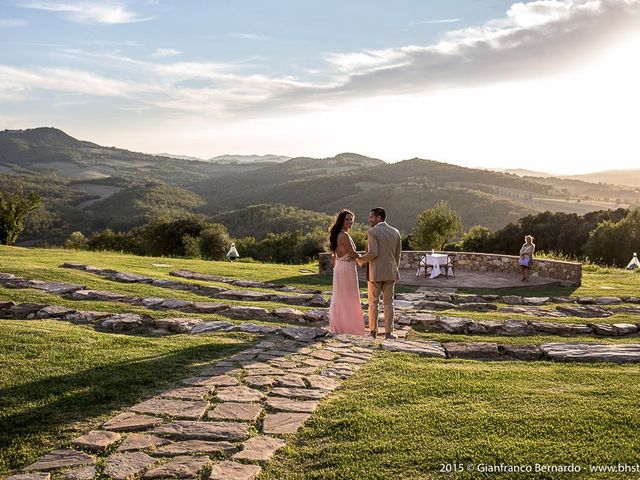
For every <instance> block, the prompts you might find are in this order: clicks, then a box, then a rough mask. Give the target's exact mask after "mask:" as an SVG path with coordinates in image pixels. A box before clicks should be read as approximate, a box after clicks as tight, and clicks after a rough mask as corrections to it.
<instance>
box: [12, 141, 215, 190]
mask: <svg viewBox="0 0 640 480" xmlns="http://www.w3.org/2000/svg"><path fill="white" fill-rule="evenodd" d="M0 167H3V168H2V172H1V173H8V174H17V175H21V174H40V175H43V174H44V175H51V174H53V175H57V176H59V177H62V178H66V179H70V180H91V179H99V178H108V177H120V178H123V179H127V180H130V181H131V182H134V183H137V182H141V181H162V182H166V183H171V184H176V185H182V184H185V183H189V182H193V181H197V180H199V179H204V178H209V177H210V176H211V175H215V174H216V173H218V172H226V171H228V170H225V168H224V167H218V166H216V165H214V164H211V163H209V162H205V161H192V160H184V159H179V158H167V157H161V156H157V155H147V154H144V153H136V152H130V151H129V150H124V149H120V148H114V147H102V146H100V145H96V144H95V143H91V142H85V141H81V140H76V139H75V138H73V137H71V136H69V135H67V134H66V133H64V132H63V131H61V130H58V129H56V128H33V129H29V130H4V131H2V132H0Z"/></svg>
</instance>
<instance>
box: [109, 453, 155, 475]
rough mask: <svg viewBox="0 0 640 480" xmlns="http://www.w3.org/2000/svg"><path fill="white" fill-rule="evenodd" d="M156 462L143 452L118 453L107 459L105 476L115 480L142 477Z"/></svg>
mask: <svg viewBox="0 0 640 480" xmlns="http://www.w3.org/2000/svg"><path fill="white" fill-rule="evenodd" d="M156 462H157V459H155V458H153V457H150V456H149V455H147V454H146V453H143V452H116V453H114V454H113V455H111V456H110V457H109V458H107V461H106V462H105V467H104V474H105V475H107V476H109V477H111V478H112V479H113V480H127V479H128V478H132V477H134V476H137V475H140V474H141V473H142V472H143V471H144V470H146V469H147V468H148V467H149V466H151V465H153V464H154V463H156Z"/></svg>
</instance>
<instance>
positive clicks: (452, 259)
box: [444, 255, 456, 278]
mask: <svg viewBox="0 0 640 480" xmlns="http://www.w3.org/2000/svg"><path fill="white" fill-rule="evenodd" d="M444 267H445V269H444V274H445V275H446V276H447V278H449V271H451V276H452V277H453V278H456V256H455V255H447V264H446V265H444Z"/></svg>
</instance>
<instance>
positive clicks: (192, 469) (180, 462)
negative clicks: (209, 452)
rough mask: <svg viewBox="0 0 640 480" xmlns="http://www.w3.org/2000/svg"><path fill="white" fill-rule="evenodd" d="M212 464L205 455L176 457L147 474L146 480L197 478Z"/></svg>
mask: <svg viewBox="0 0 640 480" xmlns="http://www.w3.org/2000/svg"><path fill="white" fill-rule="evenodd" d="M210 463H211V460H210V459H209V457H207V456H205V455H193V456H187V455H184V456H179V457H174V458H172V459H171V460H169V461H168V462H167V463H165V464H164V465H161V466H159V467H157V468H154V469H153V470H150V471H148V472H147V473H145V475H144V478H149V479H160V478H195V477H196V476H197V475H198V472H200V471H201V470H204V468H205V467H207V466H208V465H209V464H210Z"/></svg>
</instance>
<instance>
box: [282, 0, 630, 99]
mask: <svg viewBox="0 0 640 480" xmlns="http://www.w3.org/2000/svg"><path fill="white" fill-rule="evenodd" d="M639 26H640V1H639V0H567V1H559V0H538V1H533V2H529V3H516V4H514V5H512V6H511V7H510V9H509V10H508V11H507V12H506V15H505V17H504V18H501V19H496V20H492V21H490V22H487V23H486V24H484V25H480V26H478V27H473V28H466V29H460V30H454V31H451V32H449V33H448V34H447V35H445V36H444V38H443V39H442V40H441V41H440V42H438V43H435V44H432V45H409V46H404V47H399V48H389V49H382V50H365V51H360V52H348V53H334V54H330V55H327V56H326V60H327V63H328V65H329V66H330V67H332V68H333V69H334V70H335V72H336V74H335V78H336V79H337V80H339V83H340V85H339V86H337V87H333V88H329V89H327V88H325V87H324V86H323V87H321V88H317V91H315V92H314V89H311V90H307V91H291V92H289V93H288V95H290V97H291V98H290V99H289V100H294V99H299V98H301V97H306V98H307V99H313V97H317V99H324V100H325V101H328V100H329V99H330V97H332V96H333V97H334V98H336V99H339V101H344V99H345V97H353V98H360V97H363V96H372V95H388V94H397V93H399V92H401V93H417V92H429V91H432V90H436V89H443V88H465V87H474V86H479V85H490V84H494V83H498V82H505V81H517V80H519V79H528V78H540V77H543V76H549V75H555V74H557V73H560V72H563V71H568V70H570V69H572V68H574V67H575V66H576V65H577V64H579V63H581V62H588V61H589V60H590V59H591V58H592V57H593V56H594V55H595V54H597V53H598V52H599V51H600V49H602V48H604V47H606V46H607V45H609V44H610V43H611V42H612V41H613V40H615V39H616V38H617V37H618V38H619V37H622V36H623V35H625V34H629V33H630V32H634V31H637V30H638V27H639ZM630 61H633V60H631V59H630ZM273 101H274V102H287V101H288V99H287V98H278V99H276V98H274V99H273Z"/></svg>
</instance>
